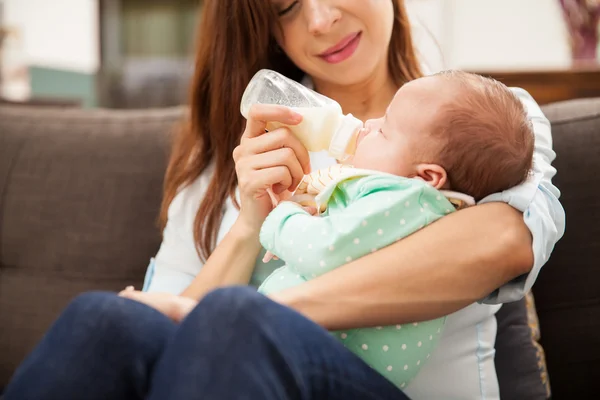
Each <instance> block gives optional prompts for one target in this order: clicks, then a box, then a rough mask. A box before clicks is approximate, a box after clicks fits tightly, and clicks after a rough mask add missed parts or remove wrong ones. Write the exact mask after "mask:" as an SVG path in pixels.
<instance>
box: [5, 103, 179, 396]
mask: <svg viewBox="0 0 600 400" xmlns="http://www.w3.org/2000/svg"><path fill="white" fill-rule="evenodd" d="M182 112H183V110H182V109H180V108H175V109H166V110H160V111H158V110H157V111H143V112H138V111H127V112H125V111H108V110H98V111H93V112H90V111H89V110H87V111H79V110H53V109H31V108H26V109H25V108H15V107H10V106H4V107H1V108H0V194H1V196H0V316H1V317H0V354H2V356H1V358H2V362H0V387H2V386H3V385H4V384H5V383H6V382H7V380H8V378H9V376H10V375H11V373H12V371H13V370H14V368H15V367H16V365H17V363H19V362H20V361H21V360H22V359H23V357H24V356H25V354H26V353H27V352H28V351H29V350H30V349H31V348H32V346H33V345H34V344H35V343H36V342H37V341H38V340H39V339H40V337H41V336H42V334H43V332H44V331H45V330H46V329H47V328H48V326H49V325H50V323H51V322H52V321H53V320H54V319H55V317H56V316H57V315H58V313H59V312H60V311H61V309H62V308H63V307H64V306H65V305H66V304H67V302H68V301H69V300H70V299H71V298H72V297H74V296H75V295H76V294H78V293H80V292H82V291H87V290H93V289H99V290H119V289H122V288H124V287H125V286H126V285H130V284H132V285H136V286H137V287H140V286H141V284H142V279H143V277H144V271H145V268H146V266H147V264H148V261H149V259H150V257H151V256H153V255H154V254H155V253H156V251H157V249H158V246H159V244H160V241H161V237H160V231H159V229H158V228H157V225H156V220H157V215H158V210H159V206H160V200H161V196H162V179H163V176H164V171H165V167H166V160H167V155H168V142H169V135H168V132H169V131H170V130H171V129H172V127H173V125H174V124H175V123H176V121H178V120H179V119H180V118H181V116H182ZM4 327H7V328H6V329H5V328H4Z"/></svg>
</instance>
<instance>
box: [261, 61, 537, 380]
mask: <svg viewBox="0 0 600 400" xmlns="http://www.w3.org/2000/svg"><path fill="white" fill-rule="evenodd" d="M533 146H534V136H533V132H532V128H531V125H530V123H529V121H528V119H527V116H526V113H525V110H524V108H523V106H522V104H521V102H520V101H519V99H518V98H517V97H516V96H515V95H513V93H512V92H511V91H510V90H509V89H508V88H507V87H506V86H504V85H503V84H501V83H499V82H497V81H494V80H491V79H488V78H484V77H481V76H478V75H474V74H469V73H465V72H458V71H448V72H443V73H439V74H436V75H432V76H428V77H424V78H421V79H417V80H414V81H412V82H409V83H407V84H405V85H404V86H402V88H401V89H400V90H398V92H397V93H396V95H395V97H394V99H393V100H392V102H391V104H390V106H389V108H388V110H387V112H386V115H385V116H384V117H383V118H380V119H376V120H370V121H368V122H367V123H366V126H365V129H364V130H363V131H362V132H361V133H360V135H359V138H358V144H357V149H356V153H355V155H354V157H353V159H352V166H348V165H337V166H334V167H331V168H328V169H326V170H320V171H315V172H313V173H312V174H310V175H307V176H306V177H305V179H304V181H303V182H302V183H301V184H300V186H299V187H298V190H296V192H295V197H293V199H295V200H296V201H295V202H293V201H286V202H282V203H280V204H279V205H278V206H277V207H276V208H275V209H274V210H273V211H272V212H271V213H270V214H269V216H268V217H267V219H266V220H265V222H264V224H263V226H262V229H261V234H260V240H261V243H262V244H263V246H264V247H265V248H266V249H267V250H268V251H270V252H272V253H273V254H274V255H275V256H277V257H279V258H281V259H282V260H284V261H285V262H286V265H285V266H283V267H281V268H279V269H277V270H276V271H274V272H273V273H272V274H271V275H270V276H269V277H268V278H267V280H266V281H265V282H264V283H263V284H262V285H261V287H260V288H259V291H260V292H262V293H264V294H269V293H274V292H277V291H280V290H283V289H285V288H288V287H291V286H296V285H299V284H302V283H303V282H306V281H307V280H310V279H312V278H314V277H317V276H319V275H322V274H325V273H327V272H329V271H331V270H332V269H335V268H337V267H339V266H341V265H344V264H346V263H348V262H350V261H352V260H355V259H357V258H359V257H362V256H364V255H366V254H368V253H370V252H374V251H377V250H378V249H381V248H382V247H385V246H388V245H390V244H392V243H394V242H395V241H397V240H400V239H402V238H404V237H406V236H408V235H410V234H411V233H414V232H415V231H417V230H419V229H421V228H423V227H424V226H426V225H428V224H430V223H432V222H434V221H436V220H437V219H439V218H441V217H443V216H444V215H446V214H449V213H451V212H453V211H455V210H457V209H460V208H462V207H465V206H468V205H472V204H475V202H477V201H479V200H481V199H483V198H484V197H486V196H487V195H490V194H492V193H496V192H500V191H502V190H506V189H509V188H511V187H513V186H516V185H518V184H519V183H521V182H523V181H524V180H525V179H526V178H527V176H528V174H529V171H530V169H531V167H532V162H533ZM298 203H299V204H298ZM301 205H304V206H306V205H314V206H316V209H317V212H318V213H319V214H320V215H319V216H313V215H311V214H310V213H309V212H307V211H306V209H305V208H303V207H301ZM440 267H443V266H440ZM443 324H444V318H439V319H436V320H433V321H423V322H418V323H413V324H404V325H395V326H386V327H375V328H361V329H355V330H349V331H343V332H333V334H334V335H335V336H336V337H337V338H338V339H339V340H340V341H341V342H342V343H343V344H344V345H345V346H346V347H347V348H348V349H350V350H351V351H353V352H354V353H355V354H357V355H358V356H359V357H361V358H362V359H363V360H364V361H365V362H367V363H368V364H369V365H370V366H371V367H373V368H374V369H375V370H377V371H378V372H379V373H381V374H382V375H384V376H385V377H387V378H388V379H389V380H390V381H392V382H393V383H394V384H396V385H397V386H399V387H401V388H404V387H405V386H406V385H408V383H409V382H410V381H411V380H412V379H413V378H414V377H415V376H416V374H417V373H418V371H419V369H420V368H421V367H422V366H423V364H424V363H425V361H426V360H427V358H429V354H430V352H431V351H432V350H433V349H434V348H435V346H436V344H437V341H438V339H439V337H440V333H441V331H442V328H443Z"/></svg>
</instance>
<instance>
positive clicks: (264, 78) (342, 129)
mask: <svg viewBox="0 0 600 400" xmlns="http://www.w3.org/2000/svg"><path fill="white" fill-rule="evenodd" d="M254 104H280V105H284V106H288V107H290V108H292V109H293V110H294V111H296V112H298V113H299V114H301V115H302V116H303V120H302V122H301V123H300V124H298V125H286V126H287V127H288V128H289V129H290V130H291V132H292V133H293V134H294V135H296V137H298V139H300V141H301V142H302V144H304V146H305V147H306V149H307V150H308V151H323V150H327V151H329V155H331V156H332V157H335V158H336V159H337V160H344V159H345V158H347V157H349V156H352V155H354V152H355V150H356V138H357V136H358V132H359V131H360V130H361V128H362V127H363V123H362V121H361V120H359V119H357V118H355V117H353V116H352V114H348V115H344V114H343V113H342V108H341V107H340V105H339V104H338V103H337V102H336V101H334V100H332V99H330V98H328V97H325V96H323V95H321V94H319V93H317V92H315V91H313V90H310V89H308V88H307V87H305V86H303V85H301V84H299V83H298V82H295V81H293V80H291V79H289V78H286V77H285V76H283V75H281V74H279V73H277V72H275V71H271V70H268V69H263V70H260V71H258V72H257V73H256V75H254V77H253V78H252V80H251V81H250V83H249V84H248V87H247V88H246V90H245V91H244V95H243V96H242V103H241V107H240V109H241V112H242V115H243V116H244V117H245V118H248V112H249V111H250V107H251V106H252V105H254ZM281 126H283V125H282V124H280V123H275V122H270V123H268V124H267V129H268V130H272V129H276V128H278V127H281Z"/></svg>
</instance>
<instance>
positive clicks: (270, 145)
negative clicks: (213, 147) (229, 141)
mask: <svg viewBox="0 0 600 400" xmlns="http://www.w3.org/2000/svg"><path fill="white" fill-rule="evenodd" d="M284 148H287V149H291V150H292V151H293V155H295V157H296V159H297V160H298V161H299V163H300V166H301V168H302V171H303V173H305V174H308V173H310V156H309V155H308V151H307V150H306V148H305V147H304V145H303V144H302V143H301V142H300V140H298V138H297V137H296V136H294V134H293V133H291V132H290V130H289V129H287V128H279V129H275V130H273V131H271V132H268V133H266V134H264V135H262V136H258V137H254V138H252V139H247V140H245V141H242V143H241V144H240V145H239V146H238V147H236V149H235V150H234V152H233V159H234V160H235V162H236V163H238V162H240V161H241V160H242V159H243V158H246V157H248V158H249V156H253V155H257V154H267V153H269V154H270V152H272V151H274V150H279V149H284ZM290 155H292V153H290ZM273 165H276V163H273ZM265 166H267V165H264V166H263V167H265Z"/></svg>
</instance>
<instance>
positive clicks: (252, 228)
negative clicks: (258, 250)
mask: <svg viewBox="0 0 600 400" xmlns="http://www.w3.org/2000/svg"><path fill="white" fill-rule="evenodd" d="M259 234H260V226H256V224H253V223H250V222H248V221H246V219H245V218H244V217H243V216H242V215H241V214H240V216H238V218H237V219H236V221H235V222H234V223H233V226H232V227H231V229H230V230H229V233H228V234H227V235H228V236H232V237H233V238H234V239H235V240H238V241H241V242H244V243H252V242H255V243H256V244H257V245H259V244H260V242H259Z"/></svg>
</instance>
